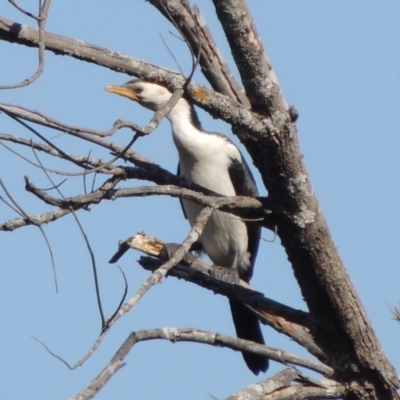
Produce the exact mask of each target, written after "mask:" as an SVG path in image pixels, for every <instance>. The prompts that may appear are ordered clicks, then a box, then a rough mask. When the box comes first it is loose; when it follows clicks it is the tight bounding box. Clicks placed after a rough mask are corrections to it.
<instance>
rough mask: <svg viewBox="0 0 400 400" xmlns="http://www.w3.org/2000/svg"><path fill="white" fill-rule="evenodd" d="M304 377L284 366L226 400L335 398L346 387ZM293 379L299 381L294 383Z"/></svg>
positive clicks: (344, 390) (328, 381)
mask: <svg viewBox="0 0 400 400" xmlns="http://www.w3.org/2000/svg"><path fill="white" fill-rule="evenodd" d="M304 378H305V377H304V375H303V374H301V373H299V371H296V370H295V369H292V368H286V369H284V370H283V371H281V372H279V373H277V374H276V375H274V376H272V377H271V378H268V379H265V380H263V381H261V382H258V383H253V384H251V385H249V386H247V387H245V388H243V389H241V390H240V391H239V392H237V393H235V394H233V395H232V396H229V397H228V398H227V399H226V400H255V399H260V400H261V399H269V400H283V399H284V400H305V399H307V400H311V399H316V400H322V399H323V400H328V399H337V398H338V397H341V396H343V395H344V394H345V392H346V387H345V386H344V385H340V384H339V383H338V382H335V381H332V380H328V379H321V380H310V379H304ZM295 381H297V382H301V383H294V382H295Z"/></svg>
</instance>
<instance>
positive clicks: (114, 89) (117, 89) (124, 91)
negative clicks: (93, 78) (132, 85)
mask: <svg viewBox="0 0 400 400" xmlns="http://www.w3.org/2000/svg"><path fill="white" fill-rule="evenodd" d="M104 90H105V91H106V92H110V93H115V94H119V95H120V96H124V97H127V98H128V99H131V100H133V101H139V100H140V99H139V96H138V95H137V94H136V93H134V92H132V91H131V90H129V89H128V88H126V87H124V86H106V87H105V88H104Z"/></svg>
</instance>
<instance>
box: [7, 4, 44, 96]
mask: <svg viewBox="0 0 400 400" xmlns="http://www.w3.org/2000/svg"><path fill="white" fill-rule="evenodd" d="M10 3H11V4H12V5H13V6H14V7H16V8H17V9H18V10H20V11H21V12H23V13H24V14H25V15H28V16H29V17H32V18H34V19H36V21H37V23H38V27H39V43H38V44H39V53H38V56H39V63H38V67H37V70H36V72H35V73H34V74H33V75H32V76H31V77H29V78H27V79H25V80H24V81H22V82H20V83H16V84H14V85H3V86H2V85H0V90H1V89H17V88H21V87H24V86H28V85H30V84H31V83H32V82H34V81H35V80H36V79H37V78H39V76H40V75H42V72H43V70H44V50H45V46H44V28H45V26H46V22H47V17H48V13H49V8H50V4H51V0H44V3H43V5H42V6H41V7H40V10H39V16H38V17H34V16H33V15H32V14H31V13H28V12H27V11H25V10H24V9H23V8H21V7H19V6H18V5H17V4H16V3H15V1H10ZM40 4H41V3H40Z"/></svg>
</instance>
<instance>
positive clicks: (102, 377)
mask: <svg viewBox="0 0 400 400" xmlns="http://www.w3.org/2000/svg"><path fill="white" fill-rule="evenodd" d="M159 339H162V340H169V341H171V342H172V343H177V342H195V343H203V344H208V345H211V346H217V347H227V348H230V349H232V350H236V351H243V350H245V351H249V352H252V353H257V354H262V355H266V356H267V357H268V358H271V359H272V360H275V361H278V362H281V363H284V364H287V363H290V364H295V365H301V366H303V367H305V368H308V369H311V370H313V371H317V372H319V373H322V374H325V375H330V374H331V373H332V370H331V369H330V368H329V367H327V366H325V365H323V364H321V363H318V362H314V361H311V360H306V359H304V358H302V357H299V356H297V355H294V354H290V353H287V352H285V351H282V350H274V349H271V348H268V347H266V346H262V345H260V344H257V343H253V342H249V341H247V340H243V339H238V338H233V337H230V336H226V335H221V334H219V333H213V332H207V331H202V330H197V329H178V328H161V329H151V330H143V331H138V332H132V333H131V334H130V335H129V336H128V337H127V338H126V339H125V341H124V343H123V344H122V346H121V347H120V348H119V350H118V351H117V352H116V353H115V355H114V356H113V357H112V359H111V360H110V361H109V363H108V364H107V365H106V366H105V368H103V370H102V371H101V372H100V374H99V375H98V376H97V377H96V378H95V379H93V381H92V382H91V383H90V385H88V386H87V387H86V388H84V389H83V390H81V392H79V393H78V394H77V395H75V396H74V397H72V398H71V399H70V400H78V399H79V400H83V399H91V398H93V397H94V396H95V395H96V394H97V393H98V391H99V390H100V389H102V388H103V387H104V386H105V385H106V384H107V382H108V381H109V380H110V379H111V378H112V376H113V375H114V374H115V373H116V372H117V371H118V370H119V369H120V368H121V367H123V366H124V363H123V360H124V359H125V357H126V356H127V355H128V354H129V352H130V351H131V349H132V348H133V346H134V345H135V344H136V343H139V342H142V341H148V340H159Z"/></svg>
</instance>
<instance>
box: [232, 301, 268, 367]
mask: <svg viewBox="0 0 400 400" xmlns="http://www.w3.org/2000/svg"><path fill="white" fill-rule="evenodd" d="M229 304H230V306H231V312H232V317H233V323H234V324H235V328H236V335H237V337H238V338H239V339H246V340H251V341H253V342H256V343H260V344H265V343H264V338H263V335H262V333H261V328H260V322H259V321H258V318H257V316H256V315H255V314H254V313H253V312H252V311H251V310H249V309H248V308H247V307H246V306H245V305H243V304H241V303H238V302H237V301H234V300H229ZM242 354H243V358H244V361H245V362H246V364H247V366H248V367H249V369H250V370H251V371H252V372H253V373H254V374H255V375H258V374H259V373H260V372H261V371H262V372H265V371H266V370H267V369H268V366H269V362H268V358H267V357H265V356H260V355H258V354H254V353H248V352H245V351H244V352H242Z"/></svg>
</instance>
